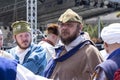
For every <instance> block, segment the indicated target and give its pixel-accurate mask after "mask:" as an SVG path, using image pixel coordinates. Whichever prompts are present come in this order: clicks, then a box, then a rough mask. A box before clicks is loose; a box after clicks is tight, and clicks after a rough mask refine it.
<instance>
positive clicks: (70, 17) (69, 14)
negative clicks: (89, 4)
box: [58, 9, 82, 23]
mask: <svg viewBox="0 0 120 80" xmlns="http://www.w3.org/2000/svg"><path fill="white" fill-rule="evenodd" d="M58 21H60V22H62V23H66V22H69V21H74V22H79V23H82V17H81V16H79V15H78V14H77V13H76V12H74V11H73V10H72V9H67V10H66V11H65V12H64V13H63V14H62V15H61V16H60V18H59V19H58Z"/></svg>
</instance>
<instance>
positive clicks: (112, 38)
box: [101, 23, 120, 44]
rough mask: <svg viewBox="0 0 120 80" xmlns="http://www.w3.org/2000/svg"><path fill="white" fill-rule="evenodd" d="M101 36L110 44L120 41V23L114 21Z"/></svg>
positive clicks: (104, 29)
mask: <svg viewBox="0 0 120 80" xmlns="http://www.w3.org/2000/svg"><path fill="white" fill-rule="evenodd" d="M101 38H102V39H103V41H104V42H106V43H108V44H113V43H120V23H112V24H110V25H108V26H106V27H104V28H103V29H102V31H101Z"/></svg>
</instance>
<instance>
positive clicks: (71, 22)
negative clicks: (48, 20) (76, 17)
mask: <svg viewBox="0 0 120 80" xmlns="http://www.w3.org/2000/svg"><path fill="white" fill-rule="evenodd" d="M58 24H59V25H61V24H80V23H78V22H75V21H68V22H66V23H62V22H58Z"/></svg>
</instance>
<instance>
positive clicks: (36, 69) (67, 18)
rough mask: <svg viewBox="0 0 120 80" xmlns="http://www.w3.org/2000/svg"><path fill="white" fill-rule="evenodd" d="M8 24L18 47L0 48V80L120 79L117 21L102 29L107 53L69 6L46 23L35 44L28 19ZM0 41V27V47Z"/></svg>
mask: <svg viewBox="0 0 120 80" xmlns="http://www.w3.org/2000/svg"><path fill="white" fill-rule="evenodd" d="M11 27H12V30H13V38H14V40H15V42H16V44H17V46H15V47H13V48H11V49H8V50H6V51H3V50H0V77H1V80H120V63H119V62H120V58H119V57H120V23H112V24H110V25H108V26H105V27H104V28H103V29H102V31H101V38H102V40H103V42H104V51H106V53H107V54H108V55H107V56H103V55H101V53H100V51H99V50H98V48H97V47H96V45H95V43H94V42H93V41H91V38H90V36H89V33H87V32H84V31H82V28H83V27H84V26H83V20H82V17H81V16H79V15H78V14H77V13H76V12H75V11H73V10H72V9H67V10H66V11H65V12H64V13H63V14H61V15H60V17H59V18H58V22H57V23H50V24H48V25H47V28H46V31H45V32H46V37H45V38H44V39H42V40H41V41H40V42H39V43H38V44H34V43H33V42H32V34H31V28H30V23H28V22H27V21H23V20H21V21H16V22H13V23H12V25H11ZM3 43H4V42H3V33H2V31H1V30H0V47H2V46H3ZM106 53H105V54H106Z"/></svg>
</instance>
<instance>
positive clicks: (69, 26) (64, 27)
mask: <svg viewBox="0 0 120 80" xmlns="http://www.w3.org/2000/svg"><path fill="white" fill-rule="evenodd" d="M59 25H60V27H59V30H60V38H61V41H62V42H63V43H64V44H65V45H68V44H69V43H71V42H72V41H73V40H75V39H76V38H77V36H78V35H79V33H80V30H81V27H80V24H79V23H77V22H67V23H60V24H59Z"/></svg>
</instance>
